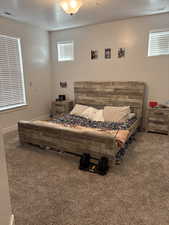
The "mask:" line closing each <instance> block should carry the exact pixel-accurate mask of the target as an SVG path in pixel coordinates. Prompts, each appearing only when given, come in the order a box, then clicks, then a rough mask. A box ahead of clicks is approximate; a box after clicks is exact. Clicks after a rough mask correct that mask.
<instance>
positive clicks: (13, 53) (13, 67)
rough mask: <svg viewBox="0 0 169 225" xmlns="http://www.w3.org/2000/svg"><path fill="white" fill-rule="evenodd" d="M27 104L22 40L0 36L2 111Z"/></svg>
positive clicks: (0, 96)
mask: <svg viewBox="0 0 169 225" xmlns="http://www.w3.org/2000/svg"><path fill="white" fill-rule="evenodd" d="M25 104H26V98H25V86H24V77H23V67H22V56H21V46H20V39H18V38H13V37H8V36H4V35H0V111H2V110H7V109H11V108H16V107H19V106H22V105H25Z"/></svg>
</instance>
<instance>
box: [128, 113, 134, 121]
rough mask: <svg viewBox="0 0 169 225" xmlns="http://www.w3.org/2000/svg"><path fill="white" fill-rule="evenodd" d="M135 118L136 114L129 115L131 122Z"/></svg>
mask: <svg viewBox="0 0 169 225" xmlns="http://www.w3.org/2000/svg"><path fill="white" fill-rule="evenodd" d="M135 116H136V114H135V113H129V117H128V119H129V120H131V119H133V118H134V117H135Z"/></svg>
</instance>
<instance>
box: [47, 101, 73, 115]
mask: <svg viewBox="0 0 169 225" xmlns="http://www.w3.org/2000/svg"><path fill="white" fill-rule="evenodd" d="M72 109H73V101H70V100H65V101H54V102H52V110H51V114H52V117H55V116H58V115H60V114H63V113H69V112H70V111H71V110H72Z"/></svg>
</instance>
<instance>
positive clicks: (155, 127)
mask: <svg viewBox="0 0 169 225" xmlns="http://www.w3.org/2000/svg"><path fill="white" fill-rule="evenodd" d="M146 122H147V126H146V131H147V132H156V133H162V134H169V109H168V108H149V109H148V110H147V116H146Z"/></svg>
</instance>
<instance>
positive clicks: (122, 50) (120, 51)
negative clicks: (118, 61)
mask: <svg viewBox="0 0 169 225" xmlns="http://www.w3.org/2000/svg"><path fill="white" fill-rule="evenodd" d="M125 53H126V49H125V48H119V49H118V58H124V57H125Z"/></svg>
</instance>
